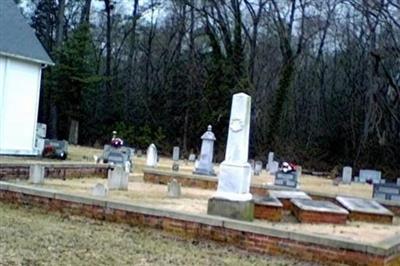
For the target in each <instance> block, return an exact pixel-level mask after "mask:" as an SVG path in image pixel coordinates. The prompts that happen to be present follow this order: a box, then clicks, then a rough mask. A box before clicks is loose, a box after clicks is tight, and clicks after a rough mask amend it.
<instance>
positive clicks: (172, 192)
mask: <svg viewBox="0 0 400 266" xmlns="http://www.w3.org/2000/svg"><path fill="white" fill-rule="evenodd" d="M181 194H182V193H181V184H179V183H178V181H176V179H172V181H171V182H169V183H168V197H170V198H179V197H180V196H181Z"/></svg>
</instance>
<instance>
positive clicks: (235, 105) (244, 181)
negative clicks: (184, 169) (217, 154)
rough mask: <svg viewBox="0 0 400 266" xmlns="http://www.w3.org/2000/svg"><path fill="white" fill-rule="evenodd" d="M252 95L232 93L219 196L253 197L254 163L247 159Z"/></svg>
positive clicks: (232, 198)
mask: <svg viewBox="0 0 400 266" xmlns="http://www.w3.org/2000/svg"><path fill="white" fill-rule="evenodd" d="M250 109H251V97H250V96H248V95H247V94H245V93H238V94H235V95H233V99H232V108H231V117H230V121H229V132H228V142H227V145H226V153H225V160H224V161H223V162H222V163H221V165H220V171H219V175H218V188H217V193H216V194H215V197H216V198H223V199H228V200H233V201H247V200H251V199H252V195H251V194H250V181H251V166H250V164H249V163H248V162H247V161H248V152H249V133H250Z"/></svg>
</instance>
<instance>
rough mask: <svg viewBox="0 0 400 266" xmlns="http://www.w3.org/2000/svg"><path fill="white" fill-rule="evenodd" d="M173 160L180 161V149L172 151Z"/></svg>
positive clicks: (175, 148)
mask: <svg viewBox="0 0 400 266" xmlns="http://www.w3.org/2000/svg"><path fill="white" fill-rule="evenodd" d="M172 160H173V161H179V147H177V146H175V147H174V149H173V151H172Z"/></svg>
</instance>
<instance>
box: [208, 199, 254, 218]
mask: <svg viewBox="0 0 400 266" xmlns="http://www.w3.org/2000/svg"><path fill="white" fill-rule="evenodd" d="M207 214H210V215H218V216H223V217H227V218H231V219H237V220H243V221H253V219H254V201H253V200H252V199H251V200H245V201H238V200H229V199H225V198H217V197H212V198H210V199H209V200H208V206H207Z"/></svg>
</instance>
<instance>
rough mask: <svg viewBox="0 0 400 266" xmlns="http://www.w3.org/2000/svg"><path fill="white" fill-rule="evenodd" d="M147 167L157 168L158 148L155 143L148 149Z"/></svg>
mask: <svg viewBox="0 0 400 266" xmlns="http://www.w3.org/2000/svg"><path fill="white" fill-rule="evenodd" d="M146 155H147V157H146V166H148V167H156V166H157V157H158V154H157V148H156V145H154V144H153V143H152V144H150V146H149V147H148V148H147V154H146Z"/></svg>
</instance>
